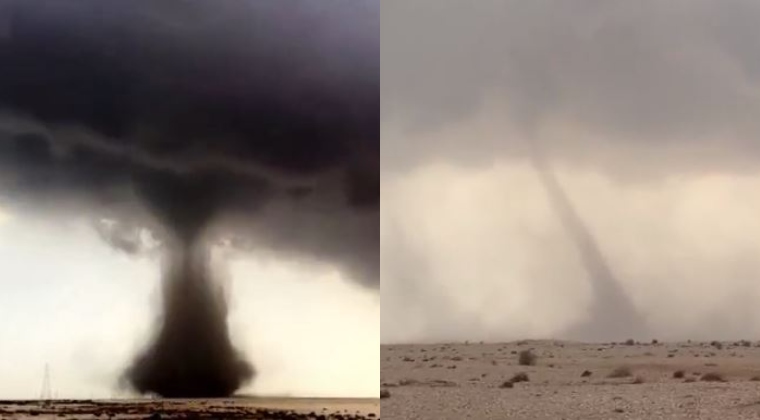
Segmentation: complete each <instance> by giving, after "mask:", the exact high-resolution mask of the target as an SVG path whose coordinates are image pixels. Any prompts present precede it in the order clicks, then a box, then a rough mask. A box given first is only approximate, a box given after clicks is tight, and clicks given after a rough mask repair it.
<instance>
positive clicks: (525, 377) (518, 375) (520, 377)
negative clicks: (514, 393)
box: [509, 372, 530, 384]
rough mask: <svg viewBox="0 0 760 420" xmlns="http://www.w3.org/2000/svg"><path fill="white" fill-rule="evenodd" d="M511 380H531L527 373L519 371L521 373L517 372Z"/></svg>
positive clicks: (516, 381) (514, 381) (513, 381)
mask: <svg viewBox="0 0 760 420" xmlns="http://www.w3.org/2000/svg"><path fill="white" fill-rule="evenodd" d="M509 381H510V382H512V383H514V384H516V383H518V382H528V381H530V378H528V374H527V373H525V372H519V373H515V376H513V377H512V379H510V380H509Z"/></svg>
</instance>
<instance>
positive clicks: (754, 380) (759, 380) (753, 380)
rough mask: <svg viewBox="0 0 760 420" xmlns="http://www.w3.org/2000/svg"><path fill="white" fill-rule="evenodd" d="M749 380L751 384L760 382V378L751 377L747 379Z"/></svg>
mask: <svg viewBox="0 0 760 420" xmlns="http://www.w3.org/2000/svg"><path fill="white" fill-rule="evenodd" d="M749 380H750V381H752V382H760V376H753V377H751V378H749Z"/></svg>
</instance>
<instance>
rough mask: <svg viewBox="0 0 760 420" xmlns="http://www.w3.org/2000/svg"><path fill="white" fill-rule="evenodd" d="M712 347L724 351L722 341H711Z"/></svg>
mask: <svg viewBox="0 0 760 420" xmlns="http://www.w3.org/2000/svg"><path fill="white" fill-rule="evenodd" d="M710 345H711V346H713V347H715V348H716V349H718V350H722V349H723V343H721V342H720V341H717V340H715V341H711V342H710Z"/></svg>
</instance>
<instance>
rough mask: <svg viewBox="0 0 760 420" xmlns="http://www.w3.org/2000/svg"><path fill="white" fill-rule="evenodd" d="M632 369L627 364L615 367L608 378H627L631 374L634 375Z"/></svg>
mask: <svg viewBox="0 0 760 420" xmlns="http://www.w3.org/2000/svg"><path fill="white" fill-rule="evenodd" d="M632 375H633V374H632V373H631V369H630V368H629V367H627V366H620V367H618V368H615V370H613V371H612V372H610V374H609V375H607V377H608V378H627V377H629V376H632Z"/></svg>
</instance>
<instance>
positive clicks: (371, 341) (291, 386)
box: [0, 212, 380, 398]
mask: <svg viewBox="0 0 760 420" xmlns="http://www.w3.org/2000/svg"><path fill="white" fill-rule="evenodd" d="M90 223H91V220H90V219H58V220H55V219H51V220H49V221H40V220H39V219H29V218H23V217H21V216H19V215H8V214H7V212H6V213H3V216H2V217H1V218H0V284H1V285H2V290H3V292H2V293H1V294H0V308H2V311H1V312H0V313H2V322H0V337H2V343H3V344H2V346H0V372H2V375H3V380H2V381H0V395H2V397H3V398H38V397H39V395H40V391H41V387H42V381H43V373H44V367H45V364H46V363H48V364H49V366H50V375H51V384H52V388H53V391H54V392H55V393H57V395H58V396H59V397H61V398H64V397H80V398H87V397H90V396H93V397H109V396H111V395H118V390H117V389H116V387H115V385H116V381H117V379H118V377H119V375H121V373H122V370H123V369H124V368H125V366H127V364H128V363H129V362H130V361H131V360H132V357H134V354H135V352H136V350H137V349H139V348H140V346H142V345H144V344H145V340H146V339H147V335H148V334H149V332H150V327H151V321H152V319H153V317H155V316H156V314H157V312H156V310H157V305H155V304H154V303H156V302H157V299H158V286H159V264H158V261H157V260H152V259H150V258H148V257H141V258H132V257H127V256H126V255H124V254H122V253H120V252H118V251H115V250H114V249H113V248H111V247H109V246H108V245H106V244H105V242H103V241H102V239H101V238H99V237H98V236H97V235H96V233H95V231H94V230H93V229H92V228H91V225H90ZM223 260H225V258H223V256H222V255H220V259H219V264H220V269H222V270H224V271H226V272H227V274H228V276H229V278H230V280H231V283H230V287H231V291H232V292H233V293H231V295H230V297H231V309H230V322H231V330H232V334H233V336H234V339H235V342H236V344H237V345H238V346H239V347H240V349H241V350H242V351H244V352H246V354H247V355H248V357H249V358H250V360H252V361H253V363H255V364H256V368H257V369H258V370H259V376H258V377H257V379H256V380H255V382H254V384H253V385H252V387H248V388H246V389H244V390H243V392H257V393H261V394H281V395H282V394H290V395H307V396H310V395H316V396H336V395H338V396H359V397H369V396H374V395H377V392H378V389H379V380H380V379H379V378H380V374H379V371H378V369H377V363H378V360H379V357H380V352H379V348H378V340H379V338H378V335H379V325H378V320H379V317H380V302H379V297H378V296H377V293H376V292H374V291H372V290H369V289H366V288H362V287H361V286H358V285H356V284H355V283H354V282H350V281H345V280H343V279H341V276H340V274H339V273H337V272H335V271H334V270H332V269H331V268H330V267H327V266H315V265H312V266H304V265H303V263H300V265H298V264H296V263H295V262H290V261H287V260H282V259H279V260H273V259H267V258H263V259H262V258H259V259H252V258H241V257H240V256H239V255H238V256H236V257H235V258H234V259H233V260H232V261H231V262H229V264H225V263H224V262H223Z"/></svg>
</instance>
